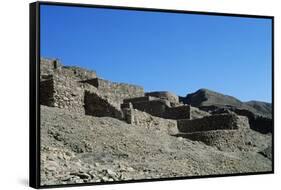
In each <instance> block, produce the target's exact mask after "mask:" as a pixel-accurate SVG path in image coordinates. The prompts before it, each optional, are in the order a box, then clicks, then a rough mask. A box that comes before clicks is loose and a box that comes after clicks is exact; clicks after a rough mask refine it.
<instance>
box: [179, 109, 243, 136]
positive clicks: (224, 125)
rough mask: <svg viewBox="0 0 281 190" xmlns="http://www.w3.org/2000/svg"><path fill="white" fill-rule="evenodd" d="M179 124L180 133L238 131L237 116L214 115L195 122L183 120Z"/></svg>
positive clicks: (194, 120)
mask: <svg viewBox="0 0 281 190" xmlns="http://www.w3.org/2000/svg"><path fill="white" fill-rule="evenodd" d="M177 122H178V123H177V124H178V129H179V131H180V132H184V133H192V132H198V131H210V130H225V129H227V130H231V129H238V125H237V122H238V116H237V115H235V114H220V115H212V116H207V117H203V118H200V119H193V120H189V119H182V120H178V121H177Z"/></svg>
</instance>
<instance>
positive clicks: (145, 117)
mask: <svg viewBox="0 0 281 190" xmlns="http://www.w3.org/2000/svg"><path fill="white" fill-rule="evenodd" d="M123 113H124V119H125V121H126V122H127V123H129V124H132V125H136V126H138V127H145V128H151V127H153V128H157V129H159V130H166V131H167V132H168V133H169V134H176V133H178V129H177V122H176V121H175V120H171V119H163V118H160V117H155V116H152V115H150V114H148V113H146V112H142V111H139V110H137V109H132V108H126V109H123Z"/></svg>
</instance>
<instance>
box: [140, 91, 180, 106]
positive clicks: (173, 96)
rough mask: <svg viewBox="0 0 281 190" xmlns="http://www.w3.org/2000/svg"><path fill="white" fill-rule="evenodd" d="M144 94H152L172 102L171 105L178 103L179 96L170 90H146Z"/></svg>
mask: <svg viewBox="0 0 281 190" xmlns="http://www.w3.org/2000/svg"><path fill="white" fill-rule="evenodd" d="M145 96H152V97H157V98H160V99H164V100H168V101H169V102H170V103H171V104H172V106H173V105H178V104H179V97H178V96H177V95H176V94H174V93H172V92H167V91H155V92H147V93H145Z"/></svg>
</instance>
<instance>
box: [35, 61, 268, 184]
mask: <svg viewBox="0 0 281 190" xmlns="http://www.w3.org/2000/svg"><path fill="white" fill-rule="evenodd" d="M40 104H41V106H40V110H41V118H40V133H41V135H40V142H41V162H40V163H41V173H40V176H41V185H58V184H74V183H91V182H94V183H98V182H113V181H123V180H132V179H133V180H138V179H159V178H169V177H183V176H185V177H186V176H202V175H218V174H230V173H238V172H239V173H243V172H246V173H250V172H258V171H261V172H264V171H271V169H272V167H271V166H272V160H271V159H272V135H271V132H272V119H271V117H270V115H271V113H270V110H271V107H270V105H269V104H268V103H260V102H257V101H251V102H247V103H243V102H241V101H238V100H236V99H234V98H233V97H230V96H227V97H225V96H224V95H222V94H218V93H214V92H211V91H208V90H206V89H201V90H199V91H197V92H195V93H192V94H190V95H187V96H186V97H179V96H177V95H175V94H174V93H172V92H168V91H159V92H158V91H154V92H145V91H144V89H143V87H141V86H137V85H131V84H125V83H117V82H112V81H109V80H104V79H102V78H101V77H100V76H98V75H97V73H96V72H95V71H90V70H86V69H83V68H79V67H74V66H64V65H63V64H62V63H61V62H60V61H59V60H57V59H56V60H52V59H44V58H42V59H41V64H40ZM257 109H258V110H257ZM255 110H256V111H255Z"/></svg>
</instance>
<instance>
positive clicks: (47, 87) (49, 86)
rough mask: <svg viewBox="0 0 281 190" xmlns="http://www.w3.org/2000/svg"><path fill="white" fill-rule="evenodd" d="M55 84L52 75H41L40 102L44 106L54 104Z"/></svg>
mask: <svg viewBox="0 0 281 190" xmlns="http://www.w3.org/2000/svg"><path fill="white" fill-rule="evenodd" d="M54 93H55V84H54V80H53V75H45V76H42V80H41V81H40V104H41V105H45V106H51V107H53V106H54V102H55V100H54Z"/></svg>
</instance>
